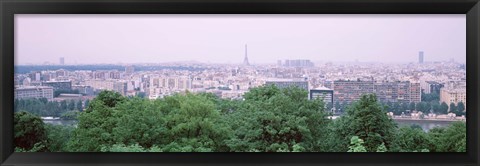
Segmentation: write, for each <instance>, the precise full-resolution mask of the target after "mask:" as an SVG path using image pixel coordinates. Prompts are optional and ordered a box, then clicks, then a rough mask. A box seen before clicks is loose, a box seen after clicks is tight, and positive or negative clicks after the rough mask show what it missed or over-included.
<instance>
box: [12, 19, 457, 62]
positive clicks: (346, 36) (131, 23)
mask: <svg viewBox="0 0 480 166" xmlns="http://www.w3.org/2000/svg"><path fill="white" fill-rule="evenodd" d="M15 28H16V29H15V42H16V43H15V46H16V48H15V57H16V59H15V63H16V64H30V63H31V64H42V63H45V62H50V63H54V64H58V63H59V58H60V57H65V63H66V64H96V63H119V62H121V63H143V62H148V63H162V62H175V61H199V62H214V63H242V62H243V58H244V45H245V44H248V58H249V60H250V63H276V61H277V60H285V59H310V60H312V61H333V62H335V61H354V60H356V59H357V60H358V61H360V62H367V61H368V62H371V61H376V62H394V61H399V62H417V61H418V52H419V51H424V52H425V61H438V60H450V59H452V58H454V60H455V61H457V62H462V63H464V62H465V57H466V19H465V15H464V14H458V15H24V14H20V15H15Z"/></svg>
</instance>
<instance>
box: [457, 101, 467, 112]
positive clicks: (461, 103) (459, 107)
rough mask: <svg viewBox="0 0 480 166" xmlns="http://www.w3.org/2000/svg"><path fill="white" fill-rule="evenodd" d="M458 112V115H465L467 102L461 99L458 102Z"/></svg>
mask: <svg viewBox="0 0 480 166" xmlns="http://www.w3.org/2000/svg"><path fill="white" fill-rule="evenodd" d="M457 112H458V115H465V104H463V102H461V101H460V102H458V104H457Z"/></svg>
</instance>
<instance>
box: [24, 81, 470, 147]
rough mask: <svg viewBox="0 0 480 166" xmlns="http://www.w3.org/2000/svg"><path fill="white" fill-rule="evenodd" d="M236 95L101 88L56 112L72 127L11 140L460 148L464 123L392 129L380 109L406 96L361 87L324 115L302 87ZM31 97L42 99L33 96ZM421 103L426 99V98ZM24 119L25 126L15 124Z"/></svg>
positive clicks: (148, 144)
mask: <svg viewBox="0 0 480 166" xmlns="http://www.w3.org/2000/svg"><path fill="white" fill-rule="evenodd" d="M244 97H245V100H230V99H221V98H219V97H217V96H216V95H215V94H212V93H198V94H192V93H189V92H187V93H185V94H175V95H173V96H168V97H165V98H162V99H157V100H148V99H144V98H140V97H131V98H125V97H122V96H121V95H120V94H118V93H115V92H108V91H104V92H101V93H100V94H99V96H98V97H97V98H95V99H94V100H92V101H85V105H86V109H85V111H83V112H79V111H76V110H75V111H70V112H66V113H64V114H63V116H62V118H64V119H70V118H71V117H75V115H78V124H77V127H76V128H74V127H69V126H65V127H62V126H51V125H47V127H46V131H47V133H48V134H47V135H46V136H45V135H44V136H39V137H38V138H42V139H40V140H43V141H33V142H32V143H30V144H29V145H30V146H29V148H30V149H28V148H17V151H60V152H63V151H73V152H347V151H352V152H360V151H367V152H387V151H389V152H425V151H432V152H440V151H443V152H445V151H447V152H450V151H465V149H466V144H465V142H466V139H465V138H466V133H465V132H466V129H465V123H455V124H453V125H452V126H450V127H448V128H445V129H444V128H441V129H440V128H436V129H432V130H431V131H430V132H428V133H425V132H423V130H422V129H421V127H420V126H418V125H417V126H410V127H404V128H401V129H398V128H397V127H396V124H395V123H394V122H393V120H391V119H390V118H389V117H388V116H387V114H386V113H387V111H390V110H392V111H395V110H402V109H403V108H401V107H404V106H406V107H407V109H408V107H411V106H412V105H411V103H391V102H390V103H387V104H385V105H382V104H380V103H379V102H378V101H377V99H376V97H375V95H365V96H362V98H361V100H359V101H357V102H354V103H352V104H351V105H347V104H343V103H338V105H339V107H340V108H346V113H345V114H344V115H343V116H342V117H340V118H337V119H336V120H330V119H328V118H327V115H328V114H327V113H326V111H325V110H324V109H325V106H324V104H323V102H322V101H321V100H308V98H307V92H306V91H304V90H302V89H299V88H294V87H292V88H286V89H280V88H277V87H276V86H274V85H269V86H262V87H257V88H253V89H251V90H250V92H247V93H246V94H245V96H244ZM22 102H24V103H22ZM22 102H20V101H18V103H16V106H15V107H17V108H18V107H19V106H21V105H22V104H25V101H22ZM38 103H47V104H48V103H49V102H48V101H44V100H38ZM65 103H66V105H67V106H68V103H67V102H65ZM423 103H424V104H425V105H427V107H429V106H428V105H429V104H430V103H426V102H423ZM437 103H438V102H437ZM58 105H59V106H60V105H61V104H58ZM335 105H337V103H336V104H335ZM419 105H420V107H422V104H421V103H418V104H416V105H415V107H419ZM438 105H439V106H440V104H438ZM432 107H433V106H432ZM447 107H448V106H447ZM71 119H74V118H71ZM40 122H41V120H40ZM35 124H36V123H32V124H30V123H28V125H35ZM42 124H43V123H42ZM25 125H27V124H25ZM29 127H30V128H31V127H32V126H23V127H22V128H21V129H24V128H25V129H29ZM355 137H356V138H355ZM35 138H36V137H35ZM362 141H363V143H362ZM362 147H363V150H362Z"/></svg>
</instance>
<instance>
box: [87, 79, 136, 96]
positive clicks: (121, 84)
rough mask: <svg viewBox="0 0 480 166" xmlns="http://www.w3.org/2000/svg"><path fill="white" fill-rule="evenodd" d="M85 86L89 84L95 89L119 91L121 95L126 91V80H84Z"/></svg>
mask: <svg viewBox="0 0 480 166" xmlns="http://www.w3.org/2000/svg"><path fill="white" fill-rule="evenodd" d="M85 85H86V86H90V87H92V88H94V89H95V90H111V91H115V92H118V93H120V94H121V95H126V93H127V82H125V81H117V80H87V81H85Z"/></svg>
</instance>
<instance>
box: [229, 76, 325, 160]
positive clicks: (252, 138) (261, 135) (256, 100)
mask: <svg viewBox="0 0 480 166" xmlns="http://www.w3.org/2000/svg"><path fill="white" fill-rule="evenodd" d="M229 119H230V120H229V122H230V124H231V126H232V128H233V129H235V130H234V132H235V136H234V138H232V139H231V140H229V141H228V142H227V144H228V146H229V147H230V148H231V150H232V151H243V152H245V151H247V152H248V151H261V152H278V151H295V150H297V151H299V150H302V149H304V150H305V151H322V150H323V148H322V147H324V146H325V145H324V143H323V141H322V140H323V139H324V138H326V134H325V132H326V126H327V124H328V120H327V119H326V114H325V112H324V105H323V103H322V101H320V100H308V99H307V92H306V91H304V90H302V89H299V88H288V89H279V88H277V87H276V86H274V85H269V86H263V87H258V88H254V89H252V90H250V92H248V93H246V94H245V101H244V102H243V103H242V106H241V108H240V109H239V110H236V111H234V112H233V113H232V114H230V115H229Z"/></svg>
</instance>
